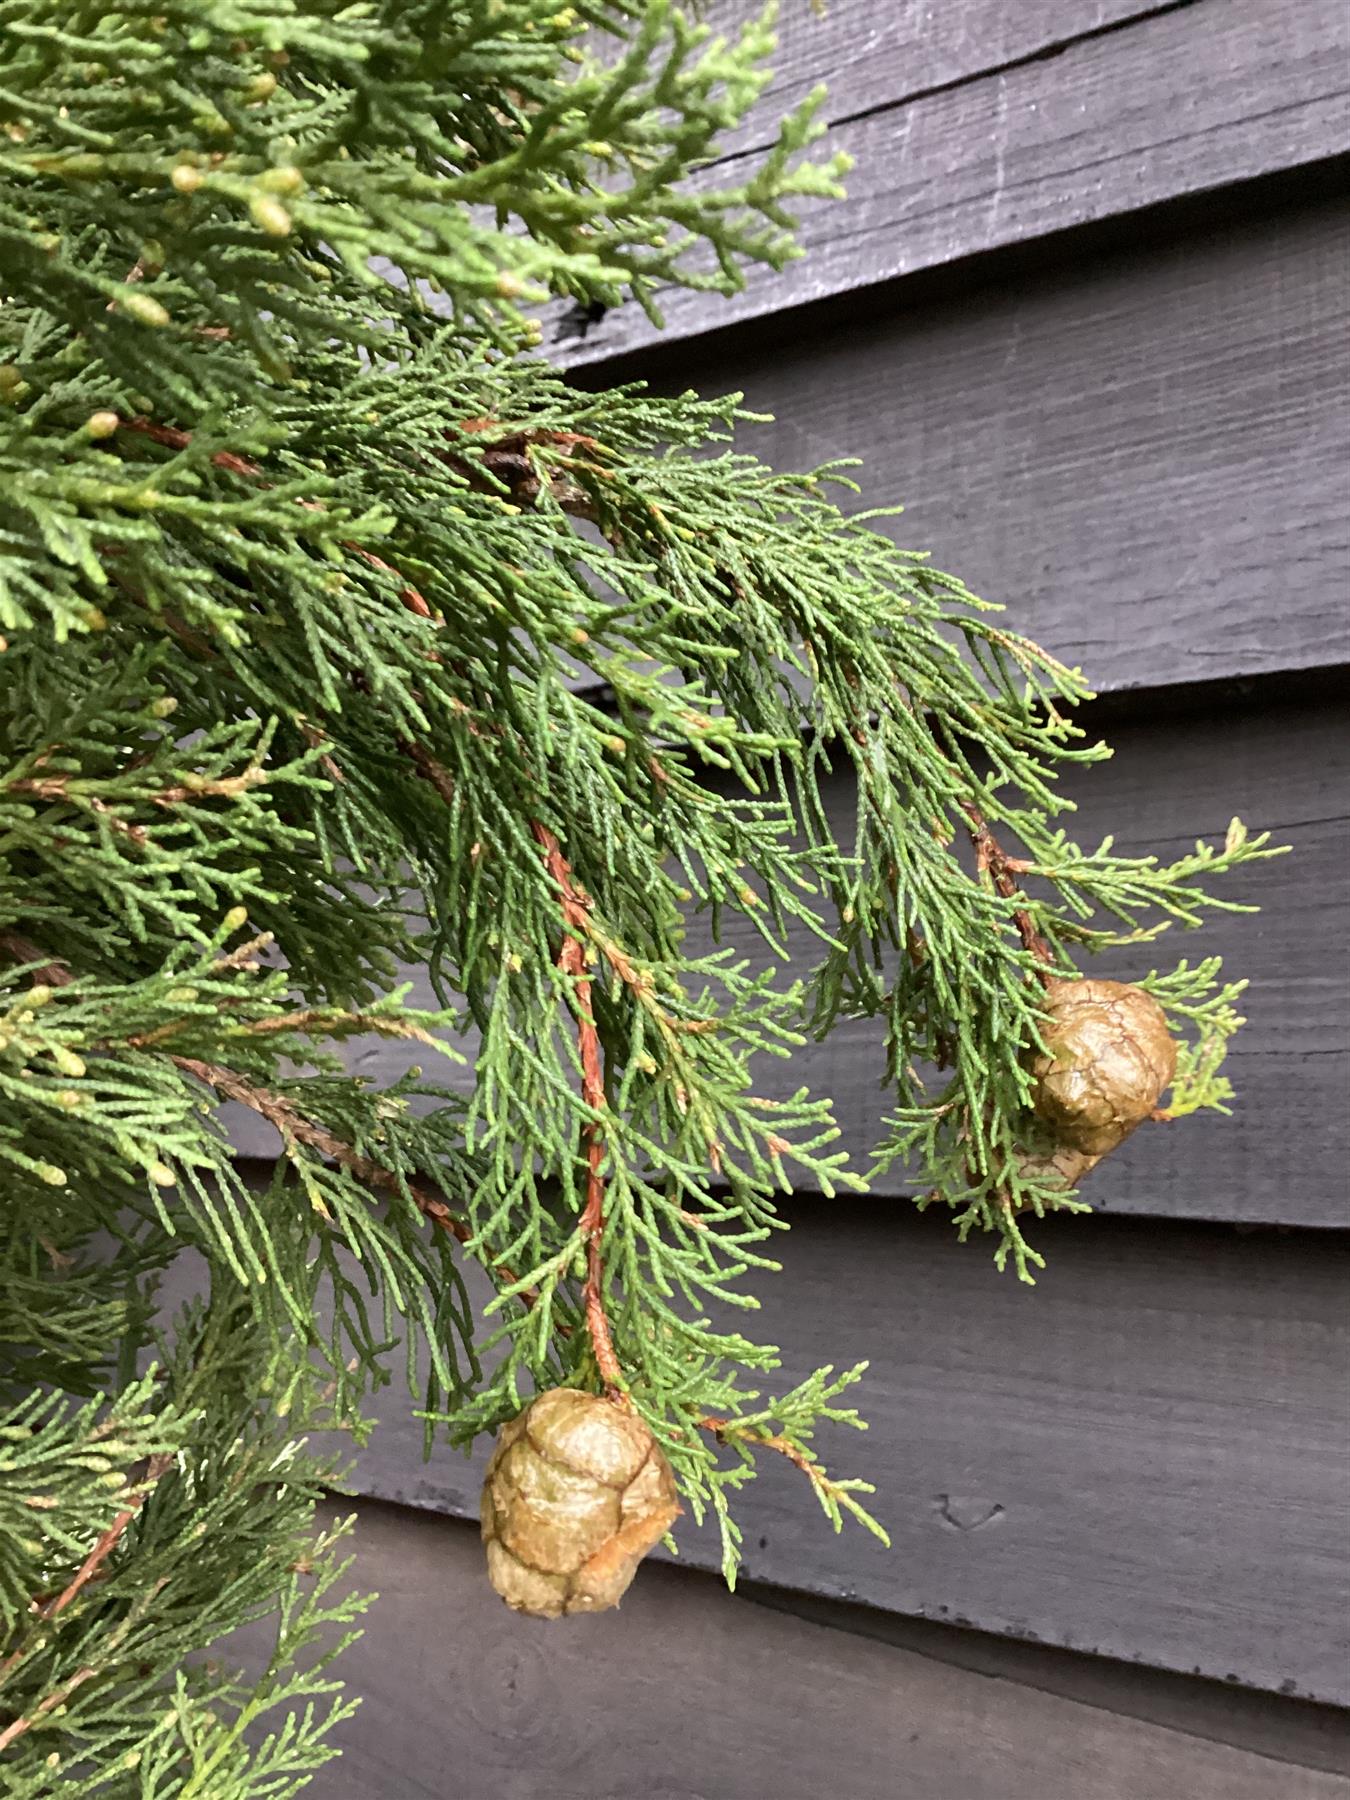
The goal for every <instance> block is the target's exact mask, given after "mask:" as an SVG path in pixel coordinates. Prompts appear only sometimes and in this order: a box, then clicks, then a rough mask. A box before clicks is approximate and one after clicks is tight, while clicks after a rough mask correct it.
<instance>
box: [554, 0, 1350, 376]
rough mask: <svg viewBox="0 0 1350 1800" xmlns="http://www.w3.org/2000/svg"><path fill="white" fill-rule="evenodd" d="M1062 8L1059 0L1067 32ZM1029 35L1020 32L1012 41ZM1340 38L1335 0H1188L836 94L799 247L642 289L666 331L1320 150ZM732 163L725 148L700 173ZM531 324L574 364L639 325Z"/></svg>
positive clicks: (809, 296)
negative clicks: (840, 189)
mask: <svg viewBox="0 0 1350 1800" xmlns="http://www.w3.org/2000/svg"><path fill="white" fill-rule="evenodd" d="M878 10H880V9H878ZM901 10H902V11H904V10H907V9H901ZM940 10H943V11H950V12H952V13H959V12H962V11H964V8H949V9H940ZM988 10H989V9H988V8H986V7H983V6H982V7H980V8H979V9H978V12H979V14H980V15H981V16H983V15H984V14H986V13H987V12H988ZM1004 10H1005V11H1006V12H1008V13H1009V14H1015V13H1017V12H1018V10H1019V9H1018V8H1006V9H1004ZM1036 10H1037V11H1042V10H1043V9H1040V8H1037V9H1036ZM1080 12H1081V8H1079V7H1072V8H1069V9H1067V15H1068V21H1069V22H1068V27H1067V31H1070V32H1071V31H1072V30H1073V28H1074V23H1075V22H1076V19H1077V17H1078V15H1079V14H1080ZM911 16H912V15H911ZM925 23H926V21H925ZM889 35H890V34H886V33H884V32H883V33H882V34H881V35H880V36H879V37H878V39H877V41H876V43H875V46H874V49H875V56H874V57H867V58H866V60H868V61H872V62H874V64H875V68H874V73H873V75H872V77H871V78H870V79H869V81H868V83H867V85H866V87H865V88H864V93H868V94H876V95H881V94H884V93H885V91H886V89H887V88H891V87H893V88H895V90H896V92H897V93H900V94H903V92H904V80H903V77H902V76H901V75H900V74H899V72H898V70H897V73H896V75H895V76H894V77H893V78H892V77H891V76H889V75H888V74H886V73H885V72H884V71H885V70H886V68H887V65H888V63H889V62H890V61H891V59H892V58H895V59H899V58H902V57H903V56H904V55H905V45H904V27H903V26H901V27H900V29H899V30H898V31H897V32H895V34H894V39H896V40H899V41H886V39H887V37H888V36H889ZM1019 35H1020V34H1019ZM1034 37H1035V30H1034V27H1033V28H1032V30H1031V31H1029V32H1028V33H1027V34H1026V36H1025V38H1024V39H1023V40H1022V41H1024V42H1026V43H1028V44H1031V43H1033V41H1034ZM911 41H912V40H911ZM1348 51H1350V14H1348V13H1347V10H1346V8H1345V7H1344V6H1343V5H1342V4H1341V0H1278V3H1277V0H1222V4H1220V3H1219V0H1199V3H1198V4H1191V5H1183V6H1176V7H1166V8H1163V9H1161V10H1159V11H1157V12H1151V13H1149V14H1148V15H1147V16H1144V17H1142V18H1139V19H1138V20H1137V21H1136V22H1135V23H1132V24H1129V25H1128V26H1127V27H1126V28H1125V29H1121V30H1116V31H1107V32H1103V33H1098V34H1095V35H1092V36H1089V37H1083V38H1080V39H1078V41H1075V42H1069V43H1068V44H1067V45H1066V46H1065V47H1064V48H1063V49H1061V50H1059V51H1057V52H1056V53H1054V54H1045V55H1043V54H1037V53H1036V52H1035V50H1034V49H1032V50H1030V51H1029V52H1028V53H1024V59H1023V60H1020V61H1014V62H1012V63H1010V64H1009V65H1007V66H1004V67H995V68H993V69H991V70H990V71H989V72H988V73H985V74H980V75H976V77H975V78H974V79H970V80H960V79H956V83H955V85H952V86H942V87H939V88H938V90H937V91H936V92H925V93H917V94H915V95H914V97H912V98H909V99H905V98H900V99H897V100H895V101H894V102H891V101H889V100H884V99H883V100H880V101H878V102H874V103H872V104H868V103H866V102H864V104H863V105H862V106H861V107H860V108H858V109H856V116H854V115H855V109H854V107H853V106H852V103H851V102H850V101H849V100H848V99H847V98H845V99H844V100H843V101H842V102H841V101H840V100H838V99H837V100H836V103H835V104H836V108H839V107H840V106H841V105H842V107H843V108H844V109H846V112H845V116H844V117H842V118H841V119H840V122H839V123H838V124H837V125H834V126H833V127H832V128H831V129H830V130H829V132H828V133H827V135H826V137H825V138H824V140H823V143H822V147H823V149H824V150H825V151H827V152H828V151H831V150H836V149H837V150H845V151H847V152H848V153H849V154H850V155H851V156H853V157H854V158H855V162H856V166H855V168H854V169H853V171H852V173H851V175H850V176H849V178H848V184H847V185H848V190H849V193H848V198H847V199H846V200H844V201H834V202H823V203H821V202H817V203H812V204H809V205H807V206H806V207H804V208H803V211H802V227H801V231H800V234H799V238H800V242H801V244H802V246H803V248H804V249H805V251H806V255H805V256H804V257H803V258H801V259H800V260H799V261H797V262H795V263H792V264H790V265H789V266H788V268H787V269H786V270H784V271H783V272H781V273H779V274H775V273H773V272H772V271H770V270H764V269H755V270H752V271H751V272H750V273H749V275H748V277H747V281H746V285H745V287H744V289H743V290H742V291H741V292H740V293H739V294H735V295H732V296H730V297H729V298H726V299H721V298H715V297H710V296H707V295H700V294H696V293H690V292H688V291H686V290H671V291H669V292H668V293H663V294H661V295H660V296H659V301H660V305H661V309H662V311H663V313H664V316H665V322H666V332H667V334H669V335H674V336H676V337H688V336H691V335H696V334H698V333H700V332H703V331H707V330H709V329H717V328H718V327H720V326H722V325H725V324H726V323H728V322H729V321H731V320H733V319H749V318H759V317H762V316H763V315H765V314H766V313H770V312H781V311H783V310H784V309H786V308H789V307H794V306H798V305H801V304H803V303H804V302H808V301H812V300H818V299H820V298H821V297H823V296H825V295H829V294H837V293H841V292H844V291H846V290H850V289H853V288H859V287H864V286H868V285H871V284H873V283H876V282H880V281H886V280H891V279H894V278H895V277H897V276H902V275H908V274H913V273H915V272H916V271H918V270H921V269H929V268H933V267H936V266H940V265H944V264H950V263H953V262H956V261H958V260H960V259H962V258H965V257H969V256H972V255H976V254H978V253H980V252H983V251H988V250H993V249H996V248H999V247H1001V246H1005V245H1008V244H1015V243H1025V242H1027V241H1029V240H1032V239H1035V238H1038V237H1041V236H1044V235H1045V234H1047V233H1050V232H1061V231H1064V230H1066V229H1068V228H1070V227H1072V226H1076V225H1082V224H1086V223H1089V222H1091V221H1096V220H1101V219H1104V218H1108V217H1112V216H1115V215H1119V214H1122V213H1129V212H1133V211H1136V210H1138V209H1140V208H1142V207H1147V206H1150V205H1153V204H1156V203H1158V202H1161V201H1166V200H1173V199H1176V198H1178V197H1180V196H1183V195H1191V194H1196V193H1203V192H1207V191H1209V190H1212V189H1215V188H1219V187H1222V186H1225V185H1227V184H1230V183H1234V182H1240V181H1244V180H1248V179H1251V178H1253V177H1256V176H1260V175H1265V174H1269V173H1270V172H1272V171H1275V170H1281V169H1289V168H1296V167H1299V166H1301V165H1302V164H1305V163H1309V162H1314V161H1317V160H1319V159H1321V158H1325V157H1329V156H1332V155H1335V154H1337V153H1339V152H1341V151H1343V150H1344V149H1345V148H1346V137H1347V134H1346V103H1347V95H1348V94H1350V54H1347V52H1348ZM973 60H976V61H979V60H981V59H980V57H979V55H978V54H977V55H976V57H975V58H974V59H973ZM949 66H951V67H953V68H956V67H959V61H953V62H952V63H951V64H950V65H949ZM752 135H754V134H752ZM741 175H742V168H741V166H740V165H739V163H738V162H737V160H736V159H735V157H734V156H733V159H732V161H731V163H730V165H729V166H726V165H718V164H713V165H712V166H711V168H710V170H709V171H708V173H707V176H706V179H708V180H712V181H716V180H719V179H723V180H725V179H738V178H740V177H741ZM550 324H551V330H552V347H553V348H554V349H555V350H556V351H557V352H558V353H560V354H562V355H564V356H565V358H566V359H567V360H568V361H570V362H571V363H572V364H573V365H574V366H580V365H581V364H584V363H589V362H594V361H596V360H599V359H603V358H606V357H611V356H614V355H616V354H620V353H623V352H628V351H631V350H634V349H637V348H639V347H641V346H643V345H646V344H649V343H651V342H652V340H653V339H654V337H655V336H656V335H657V333H656V332H655V330H654V328H653V327H652V326H651V325H650V324H649V323H648V321H647V319H646V317H645V315H644V314H643V313H642V312H641V311H640V310H639V309H638V308H637V307H636V306H634V305H632V304H631V303H630V304H627V305H624V306H621V307H618V308H615V309H614V310H613V311H612V312H610V313H609V314H607V315H606V316H605V318H604V319H603V320H601V321H600V322H599V324H598V325H597V326H595V327H593V328H592V329H589V330H587V331H586V332H585V335H584V336H580V337H578V336H576V335H575V332H576V325H575V321H574V318H573V317H571V316H570V315H569V314H567V313H562V314H558V315H554V316H552V318H551V320H550Z"/></svg>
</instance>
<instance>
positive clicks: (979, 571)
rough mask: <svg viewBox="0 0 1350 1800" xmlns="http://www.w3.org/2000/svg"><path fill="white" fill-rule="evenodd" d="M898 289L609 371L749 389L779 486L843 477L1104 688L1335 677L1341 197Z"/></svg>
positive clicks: (1343, 648)
mask: <svg viewBox="0 0 1350 1800" xmlns="http://www.w3.org/2000/svg"><path fill="white" fill-rule="evenodd" d="M1193 10H1194V11H1196V12H1198V13H1205V12H1207V11H1208V8H1207V7H1206V6H1204V5H1200V6H1198V7H1196V8H1194V9H1193ZM1347 17H1350V10H1348V11H1347ZM1347 66H1348V67H1350V62H1348V63H1347ZM902 294H903V290H902ZM902 294H901V296H891V297H889V298H888V299H887V300H886V301H885V303H884V304H870V305H869V304H867V303H865V302H864V300H863V299H862V298H861V297H860V298H859V301H858V304H857V310H856V313H850V314H849V316H848V318H847V319H846V321H844V322H842V323H841V322H839V321H836V322H835V323H834V324H833V325H832V326H830V327H829V328H828V329H822V330H812V331H804V330H803V329H802V326H801V323H800V321H795V320H794V319H793V318H792V317H791V316H789V317H787V318H780V319H777V320H769V321H765V324H764V327H763V330H762V331H761V332H760V333H758V334H757V336H756V338H755V340H754V341H753V342H751V341H747V340H746V339H745V338H744V337H743V336H742V335H740V334H737V335H736V337H735V342H734V343H732V344H731V345H730V347H727V348H722V349H719V346H718V342H717V340H715V339H714V340H710V341H709V342H708V343H707V344H706V345H699V346H698V347H697V349H696V350H695V349H694V348H693V347H690V346H687V345H686V346H683V347H680V346H676V347H674V348H673V349H672V350H671V351H670V352H669V353H668V354H663V353H660V352H659V348H658V350H657V351H653V352H652V353H651V354H650V355H649V356H647V357H645V358H644V359H643V362H642V364H641V366H635V367H633V368H632V369H631V370H625V373H642V374H645V375H647V376H649V377H651V378H653V379H655V380H656V381H657V382H658V383H659V384H660V385H663V386H668V387H670V388H673V389H676V390H680V389H684V388H689V387H693V388H696V389H698V390H700V391H701V392H703V393H722V392H726V391H728V390H732V391H735V390H741V389H743V390H744V391H745V394H746V402H747V405H748V406H750V407H752V408H754V409H755V410H757V411H762V412H770V413H773V414H775V415H776V416H777V422H776V423H775V424H772V425H768V426H762V427H756V428H753V429H747V430H746V432H745V434H744V448H746V449H749V450H753V451H754V452H755V453H756V454H757V455H759V456H761V457H763V458H764V460H765V461H767V462H769V463H772V464H775V465H776V466H778V467H781V468H812V467H814V466H816V465H817V464H819V463H821V462H825V461H828V460H829V459H831V458H834V457H850V456H852V457H861V458H862V459H863V466H862V467H861V469H858V470H854V471H852V473H853V476H854V478H855V479H856V480H857V481H858V482H859V484H860V492H859V494H858V496H857V498H856V500H855V499H853V498H852V497H851V496H850V497H847V498H846V504H847V506H848V507H849V508H852V507H854V506H869V507H871V506H891V505H894V504H896V503H897V502H903V503H904V506H905V511H904V513H903V515H902V516H901V517H899V518H898V519H896V520H894V521H892V522H889V523H887V524H885V525H884V527H883V528H884V529H885V530H887V531H888V533H889V534H890V535H891V536H893V537H894V538H896V539H897V540H898V541H900V542H901V543H904V544H906V545H908V546H911V547H914V548H919V549H926V550H929V551H931V552H932V555H933V560H934V562H935V563H936V564H937V565H938V567H939V568H952V569H954V570H955V572H956V573H958V574H960V575H961V576H962V577H963V579H964V580H965V581H966V582H967V583H968V584H969V585H970V586H971V587H972V588H973V589H974V590H975V592H976V593H979V594H983V595H984V596H985V597H986V598H987V599H990V600H1000V601H1002V602H1004V603H1005V604H1006V605H1007V607H1008V609H1009V620H1010V622H1011V623H1012V624H1014V625H1015V626H1016V627H1017V628H1018V629H1019V630H1022V631H1025V632H1027V633H1029V634H1030V635H1031V636H1032V637H1034V638H1036V639H1037V640H1038V641H1039V642H1041V643H1043V644H1045V645H1047V646H1048V647H1049V648H1050V649H1052V650H1054V651H1055V652H1056V654H1057V655H1060V656H1062V657H1063V658H1064V660H1065V661H1067V662H1071V663H1081V664H1082V666H1083V668H1084V669H1085V670H1086V671H1087V673H1088V675H1089V676H1090V677H1091V679H1092V681H1093V683H1094V684H1095V685H1096V686H1097V688H1098V689H1099V690H1101V691H1106V690H1111V689H1127V688H1148V687H1165V686H1169V685H1171V684H1174V683H1179V682H1181V683H1187V682H1195V681H1204V680H1210V679H1219V678H1222V677H1226V676H1245V675H1257V674H1266V673H1270V672H1272V671H1275V670H1283V669H1300V668H1307V667H1314V666H1318V665H1325V664H1330V663H1337V662H1345V661H1350V605H1347V599H1348V598H1350V542H1348V540H1350V532H1348V531H1347V514H1346V505H1345V492H1344V477H1345V470H1346V469H1347V468H1348V467H1350V361H1348V360H1347V358H1346V356H1345V351H1344V346H1345V344H1346V342H1347V339H1348V338H1350V207H1347V206H1346V205H1345V203H1344V202H1343V201H1339V202H1336V201H1333V202H1328V203H1324V204H1319V205H1313V206H1309V207H1307V208H1306V209H1303V210H1295V211H1288V212H1282V213H1277V214H1275V215H1274V216H1273V217H1270V216H1263V217H1259V218H1252V219H1249V220H1246V221H1244V222H1242V223H1240V224H1238V225H1235V226H1231V227H1224V228H1223V229H1216V230H1212V231H1210V232H1209V233H1207V234H1196V233H1194V232H1192V233H1191V234H1189V235H1188V236H1186V237H1185V238H1184V239H1172V240H1165V241H1162V242H1154V243H1151V244H1149V245H1147V246H1145V245H1140V246H1138V247H1137V248H1135V249H1132V250H1130V251H1128V252H1123V251H1122V252H1115V253H1110V254H1104V255H1097V256H1094V257H1092V258H1090V259H1088V260H1086V261H1081V262H1076V263H1072V264H1068V263H1066V264H1064V265H1062V266H1057V267H1055V268H1054V269H1050V270H1046V271H1044V272H1043V273H1041V274H1029V275H1023V276H1022V277H1020V278H1018V279H1017V280H1015V281H1013V282H1012V283H1011V284H1008V283H1000V284H998V285H996V286H987V287H979V286H975V287H973V288H972V289H971V290H970V291H968V292H964V293H962V294H961V295H959V296H955V297H953V296H950V295H949V296H947V297H945V298H941V299H938V300H933V301H929V302H926V303H921V304H918V305H911V304H906V303H905V302H904V300H903V297H902Z"/></svg>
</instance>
